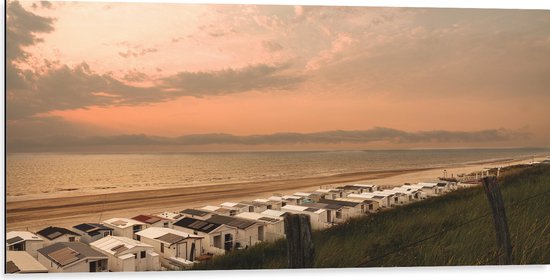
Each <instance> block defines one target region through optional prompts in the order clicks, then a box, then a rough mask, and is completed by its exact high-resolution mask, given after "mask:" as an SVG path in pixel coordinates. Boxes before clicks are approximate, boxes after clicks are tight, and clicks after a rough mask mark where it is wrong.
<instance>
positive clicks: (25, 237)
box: [6, 231, 44, 246]
mask: <svg viewBox="0 0 550 280" xmlns="http://www.w3.org/2000/svg"><path fill="white" fill-rule="evenodd" d="M24 241H44V239H42V238H40V237H38V235H36V234H34V233H32V232H30V231H10V232H8V233H6V245H7V246H11V245H15V244H17V243H21V242H24Z"/></svg>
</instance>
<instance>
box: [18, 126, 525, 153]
mask: <svg viewBox="0 0 550 280" xmlns="http://www.w3.org/2000/svg"><path fill="white" fill-rule="evenodd" d="M528 137H529V135H528V134H526V133H524V132H519V131H511V130H506V129H487V130H480V131H444V130H437V131H419V132H407V131H402V130H397V129H392V128H383V127H375V128H372V129H369V130H357V131H344V130H336V131H324V132H316V133H275V134H264V135H261V134H260V135H248V136H238V135H232V134H223V133H218V134H194V135H185V136H181V137H158V136H148V135H145V134H136V135H116V136H93V137H74V136H63V135H61V136H59V135H47V136H45V137H30V138H26V139H11V140H10V139H8V150H17V151H25V150H36V149H38V150H59V149H61V150H63V149H64V147H78V148H86V147H95V146H144V147H145V146H204V145H244V146H255V145H296V144H329V145H330V144H349V143H351V144H358V143H359V144H368V143H372V142H387V143H393V144H402V143H476V144H479V143H495V142H504V141H510V140H516V139H525V138H528Z"/></svg>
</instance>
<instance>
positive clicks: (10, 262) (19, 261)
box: [6, 251, 48, 274]
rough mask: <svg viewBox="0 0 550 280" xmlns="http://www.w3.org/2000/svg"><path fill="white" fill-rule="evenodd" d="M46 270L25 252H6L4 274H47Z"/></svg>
mask: <svg viewBox="0 0 550 280" xmlns="http://www.w3.org/2000/svg"><path fill="white" fill-rule="evenodd" d="M47 272H48V269H47V268H46V267H44V266H43V265H42V264H41V263H40V262H39V261H37V260H36V259H35V258H33V257H32V256H31V255H30V254H29V253H27V252H25V251H7V252H6V273H10V274H11V273H17V274H23V273H47Z"/></svg>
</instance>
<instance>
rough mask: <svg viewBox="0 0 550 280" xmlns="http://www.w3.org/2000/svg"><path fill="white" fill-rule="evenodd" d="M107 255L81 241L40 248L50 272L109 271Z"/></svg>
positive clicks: (42, 257)
mask: <svg viewBox="0 0 550 280" xmlns="http://www.w3.org/2000/svg"><path fill="white" fill-rule="evenodd" d="M108 260H109V258H108V257H107V255H105V254H103V253H101V252H99V251H97V250H95V249H93V248H92V247H90V246H88V245H86V244H84V243H80V242H58V243H54V244H51V245H49V246H46V247H44V248H41V249H38V261H39V262H40V263H41V264H42V265H43V266H44V267H46V268H47V269H48V272H107V271H108V262H109V261H108Z"/></svg>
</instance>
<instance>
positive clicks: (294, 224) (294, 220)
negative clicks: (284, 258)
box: [284, 214, 315, 268]
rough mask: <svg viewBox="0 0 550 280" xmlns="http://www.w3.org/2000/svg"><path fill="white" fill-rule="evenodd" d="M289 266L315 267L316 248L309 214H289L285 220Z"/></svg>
mask: <svg viewBox="0 0 550 280" xmlns="http://www.w3.org/2000/svg"><path fill="white" fill-rule="evenodd" d="M284 223H285V234H286V240H287V255H288V267H289V268H307V267H313V259H314V257H315V248H314V246H313V241H312V239H311V225H310V222H309V216H308V215H304V214H287V216H286V217H285V220H284Z"/></svg>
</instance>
